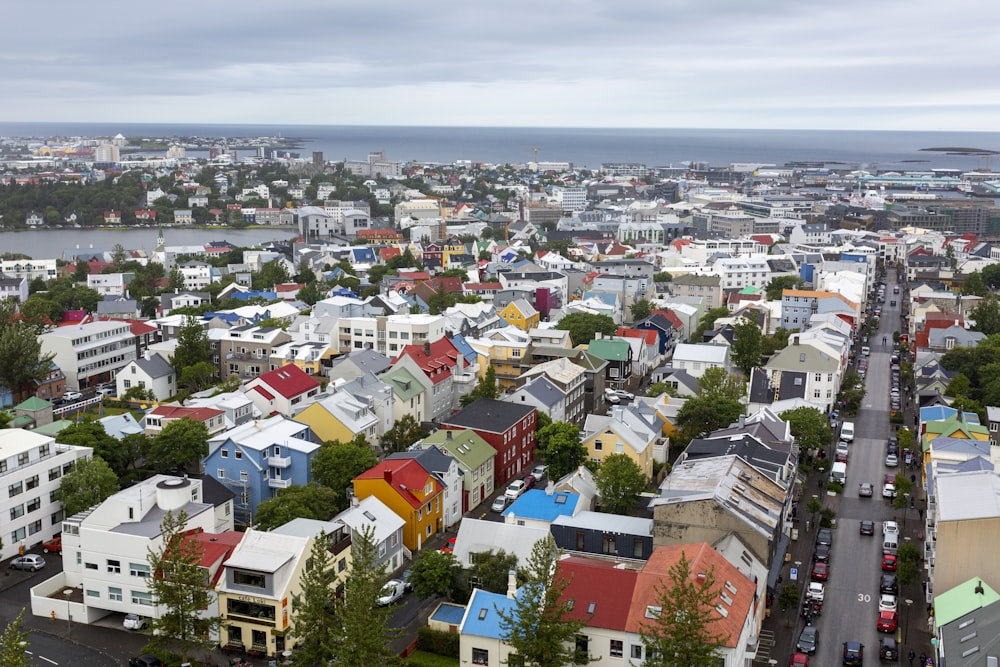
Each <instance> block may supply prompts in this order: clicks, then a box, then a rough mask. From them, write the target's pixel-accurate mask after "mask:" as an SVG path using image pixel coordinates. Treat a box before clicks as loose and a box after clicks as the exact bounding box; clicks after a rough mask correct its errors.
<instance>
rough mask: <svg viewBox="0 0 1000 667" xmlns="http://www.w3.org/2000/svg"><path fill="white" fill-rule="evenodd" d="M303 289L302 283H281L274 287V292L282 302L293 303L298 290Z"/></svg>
mask: <svg viewBox="0 0 1000 667" xmlns="http://www.w3.org/2000/svg"><path fill="white" fill-rule="evenodd" d="M303 287H305V285H304V284H302V283H281V284H279V285H275V286H274V291H275V293H276V294H277V295H278V298H280V299H282V300H284V301H295V299H296V298H297V297H298V295H299V290H300V289H302V288H303Z"/></svg>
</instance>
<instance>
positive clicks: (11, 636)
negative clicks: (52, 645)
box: [0, 608, 32, 667]
mask: <svg viewBox="0 0 1000 667" xmlns="http://www.w3.org/2000/svg"><path fill="white" fill-rule="evenodd" d="M23 621H24V608H22V609H21V611H20V612H18V614H17V618H15V619H14V620H13V621H11V622H10V623H8V624H7V626H6V627H5V628H4V629H3V633H2V634H0V665H3V666H4V667H31V664H32V663H31V658H30V657H29V656H28V634H29V632H28V631H27V630H23V629H21V623H22V622H23Z"/></svg>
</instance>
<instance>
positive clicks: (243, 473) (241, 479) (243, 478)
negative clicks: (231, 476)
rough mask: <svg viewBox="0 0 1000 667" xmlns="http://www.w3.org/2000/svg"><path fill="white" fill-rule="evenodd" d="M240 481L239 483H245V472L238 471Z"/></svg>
mask: <svg viewBox="0 0 1000 667" xmlns="http://www.w3.org/2000/svg"><path fill="white" fill-rule="evenodd" d="M240 481H241V482H245V481H247V471H246V470H241V471H240Z"/></svg>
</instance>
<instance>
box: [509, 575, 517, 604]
mask: <svg viewBox="0 0 1000 667" xmlns="http://www.w3.org/2000/svg"><path fill="white" fill-rule="evenodd" d="M515 595H517V572H515V571H514V570H507V597H508V598H510V599H511V600H513V599H514V596H515Z"/></svg>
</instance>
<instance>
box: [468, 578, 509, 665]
mask: <svg viewBox="0 0 1000 667" xmlns="http://www.w3.org/2000/svg"><path fill="white" fill-rule="evenodd" d="M515 604H516V602H515V600H514V592H513V591H509V590H508V593H507V595H502V594H500V593H490V592H489V591H484V590H481V589H479V588H477V589H475V590H474V591H472V597H470V598H469V604H468V605H466V607H465V616H464V617H463V618H462V624H461V626H460V629H459V634H460V636H459V655H460V656H461V657H460V660H461V664H463V665H470V664H471V665H481V666H483V667H500V666H501V665H507V664H509V659H510V656H511V654H513V653H514V649H513V648H512V647H511V646H510V645H509V644H507V643H506V642H504V640H503V630H502V629H501V627H500V612H501V611H502V612H504V613H507V614H510V613H514V611H515Z"/></svg>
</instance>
